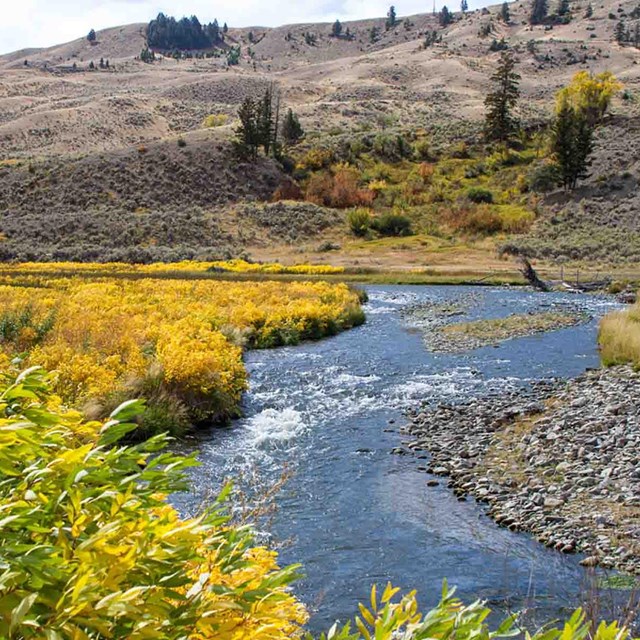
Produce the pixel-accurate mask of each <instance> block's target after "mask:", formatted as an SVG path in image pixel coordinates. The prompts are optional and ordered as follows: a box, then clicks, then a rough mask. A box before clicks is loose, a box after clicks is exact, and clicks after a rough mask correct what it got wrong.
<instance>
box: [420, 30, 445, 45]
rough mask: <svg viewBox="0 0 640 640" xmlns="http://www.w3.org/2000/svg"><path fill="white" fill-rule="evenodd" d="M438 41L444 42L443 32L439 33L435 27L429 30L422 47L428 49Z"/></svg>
mask: <svg viewBox="0 0 640 640" xmlns="http://www.w3.org/2000/svg"><path fill="white" fill-rule="evenodd" d="M438 42H442V34H440V33H438V32H437V31H436V30H435V29H431V31H427V33H426V35H425V37H424V41H423V42H422V48H423V49H428V48H429V47H432V46H433V45H434V44H437V43H438Z"/></svg>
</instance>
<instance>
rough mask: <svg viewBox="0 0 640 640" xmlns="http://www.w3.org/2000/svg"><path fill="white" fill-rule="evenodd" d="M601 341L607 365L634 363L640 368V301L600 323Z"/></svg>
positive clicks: (634, 365)
mask: <svg viewBox="0 0 640 640" xmlns="http://www.w3.org/2000/svg"><path fill="white" fill-rule="evenodd" d="M599 342H600V350H601V354H602V363H603V364H604V365H605V366H607V367H610V366H613V365H616V364H632V365H633V367H634V368H635V369H640V303H636V304H635V305H634V306H633V307H631V309H628V310H627V311H620V312H617V313H611V314H609V315H608V316H606V317H605V318H604V319H603V320H602V323H601V325H600V335H599Z"/></svg>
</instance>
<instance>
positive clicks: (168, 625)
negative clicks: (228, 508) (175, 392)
mask: <svg viewBox="0 0 640 640" xmlns="http://www.w3.org/2000/svg"><path fill="white" fill-rule="evenodd" d="M142 410H143V407H142V406H141V405H140V404H139V403H137V404H136V403H126V404H125V405H123V406H122V407H120V408H119V409H118V410H117V411H116V412H115V413H114V414H113V416H112V418H111V420H109V422H107V423H106V424H104V425H103V424H101V423H85V422H83V420H82V418H81V416H80V414H78V413H76V412H69V411H67V410H65V409H64V408H63V407H62V405H61V403H60V400H59V399H58V398H55V397H53V396H51V395H50V391H49V388H48V384H47V381H46V378H45V377H44V375H43V374H42V373H41V372H40V371H39V370H38V371H36V370H28V371H26V372H24V373H23V374H21V375H20V376H18V377H17V378H13V377H10V376H3V377H2V380H1V381H0V470H1V471H2V480H3V481H2V482H1V483H0V509H2V514H3V519H2V526H1V527H0V545H1V546H2V563H3V573H2V576H1V577H0V637H2V638H21V639H30V638H34V639H35V638H50V639H57V640H62V639H67V638H69V639H78V640H79V639H81V638H86V639H88V638H95V639H99V638H127V639H128V640H142V639H147V638H149V639H151V638H153V639H159V640H163V639H167V640H168V639H171V640H178V639H186V638H189V639H195V640H205V639H214V638H215V639H216V640H285V639H286V640H290V639H293V638H296V637H299V636H300V634H301V625H302V624H304V622H305V621H306V619H307V613H306V610H305V608H304V607H303V606H302V605H301V604H300V602H298V601H297V600H296V599H295V597H294V596H293V595H291V593H290V592H289V589H288V585H289V584H290V583H291V581H292V580H293V579H294V578H295V577H296V568H295V567H289V568H287V569H284V570H281V569H280V568H279V567H278V565H277V556H276V554H275V553H273V552H272V551H269V550H267V549H265V548H263V547H255V546H254V539H253V533H252V531H251V530H250V529H249V528H246V527H236V526H233V525H232V524H231V523H230V522H229V520H228V517H227V514H226V512H225V509H224V506H223V500H224V498H225V496H224V495H223V496H221V498H219V499H218V501H217V502H216V503H214V505H213V506H212V507H211V508H210V509H208V510H207V511H206V512H204V513H202V514H201V515H200V516H198V517H196V518H181V517H180V515H179V514H178V513H177V511H176V510H175V509H174V508H173V507H171V506H170V505H168V504H167V503H166V501H165V499H164V496H165V495H168V494H169V493H172V492H175V491H182V490H184V489H186V486H187V485H186V479H185V476H184V470H185V469H186V468H187V467H189V466H193V465H194V464H196V463H195V460H194V459H193V458H184V457H180V456H175V455H172V454H170V453H166V452H164V451H163V449H164V447H165V445H166V437H165V436H155V437H154V438H152V439H150V440H149V441H147V442H145V443H142V444H138V445H135V446H125V445H122V442H121V440H122V438H123V437H124V436H125V435H126V434H127V433H128V432H129V431H131V430H132V429H133V428H135V424H133V423H132V422H131V420H132V419H133V418H134V417H135V415H136V414H138V413H140V411H142ZM116 443H118V444H119V446H117V447H114V446H110V445H113V444H116Z"/></svg>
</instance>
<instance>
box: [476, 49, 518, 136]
mask: <svg viewBox="0 0 640 640" xmlns="http://www.w3.org/2000/svg"><path fill="white" fill-rule="evenodd" d="M515 66H516V61H515V58H514V57H513V55H512V54H511V53H505V52H503V53H502V54H501V55H500V61H499V62H498V67H497V69H496V71H495V73H494V74H493V75H492V76H491V82H492V84H493V86H494V89H493V91H492V92H491V93H489V94H488V95H487V97H486V98H485V101H484V104H485V107H486V108H487V114H486V117H485V136H486V138H487V139H488V140H495V141H500V142H509V140H510V139H511V138H512V137H513V135H514V134H515V133H516V132H517V131H518V121H517V120H516V118H515V116H514V115H513V109H514V108H515V106H516V104H517V102H518V98H519V96H520V88H519V84H520V75H519V74H518V73H517V72H516V71H515Z"/></svg>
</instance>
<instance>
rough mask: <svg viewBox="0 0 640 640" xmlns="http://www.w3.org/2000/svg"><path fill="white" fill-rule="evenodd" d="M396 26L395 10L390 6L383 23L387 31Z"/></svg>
mask: <svg viewBox="0 0 640 640" xmlns="http://www.w3.org/2000/svg"><path fill="white" fill-rule="evenodd" d="M396 24H398V19H397V17H396V8H395V7H394V6H393V5H391V6H390V7H389V11H387V21H386V22H385V28H386V29H387V31H388V30H389V29H393V28H394V27H395V26H396Z"/></svg>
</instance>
